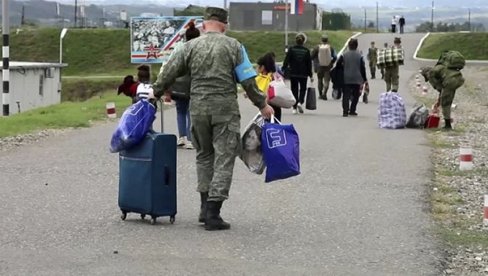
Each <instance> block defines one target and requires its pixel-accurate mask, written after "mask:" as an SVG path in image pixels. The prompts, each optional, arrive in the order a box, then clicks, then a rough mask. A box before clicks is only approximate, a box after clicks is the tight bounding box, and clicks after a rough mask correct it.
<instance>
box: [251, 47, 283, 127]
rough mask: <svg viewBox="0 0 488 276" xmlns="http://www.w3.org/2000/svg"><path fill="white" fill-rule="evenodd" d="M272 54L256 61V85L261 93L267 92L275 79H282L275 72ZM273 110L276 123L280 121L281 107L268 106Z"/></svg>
mask: <svg viewBox="0 0 488 276" xmlns="http://www.w3.org/2000/svg"><path fill="white" fill-rule="evenodd" d="M273 55H274V54H273V53H268V54H266V55H264V56H262V57H260V58H259V59H258V61H257V64H258V69H257V72H258V75H257V76H256V84H257V85H258V88H259V90H261V91H262V92H263V93H265V94H266V93H267V92H268V88H269V84H270V83H271V82H272V81H273V80H275V79H283V77H282V76H281V75H280V74H278V73H277V72H276V66H275V61H274V58H273ZM270 106H271V107H272V108H273V110H274V116H275V118H276V119H278V121H281V107H278V106H275V105H272V104H270Z"/></svg>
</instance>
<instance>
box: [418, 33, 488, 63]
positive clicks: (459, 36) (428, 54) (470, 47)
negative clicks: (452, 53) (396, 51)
mask: <svg viewBox="0 0 488 276" xmlns="http://www.w3.org/2000/svg"><path fill="white" fill-rule="evenodd" d="M487 44H488V33H444V34H431V35H430V36H429V37H427V39H426V40H424V43H423V44H422V48H421V49H420V51H419V53H418V57H420V58H430V59H437V58H439V55H440V53H441V52H442V51H444V50H457V51H459V52H461V53H462V54H463V55H464V57H465V58H466V59H468V60H469V59H481V60H488V50H487V49H486V47H485V46H486V45H487Z"/></svg>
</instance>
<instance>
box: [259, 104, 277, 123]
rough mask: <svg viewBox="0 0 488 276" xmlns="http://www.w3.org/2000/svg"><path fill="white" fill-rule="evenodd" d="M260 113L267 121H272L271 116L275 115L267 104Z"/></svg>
mask: <svg viewBox="0 0 488 276" xmlns="http://www.w3.org/2000/svg"><path fill="white" fill-rule="evenodd" d="M260 112H261V115H262V116H263V117H264V118H266V119H271V116H272V115H273V114H274V110H273V108H272V107H271V106H270V105H269V104H266V106H265V107H263V108H262V109H261V110H260Z"/></svg>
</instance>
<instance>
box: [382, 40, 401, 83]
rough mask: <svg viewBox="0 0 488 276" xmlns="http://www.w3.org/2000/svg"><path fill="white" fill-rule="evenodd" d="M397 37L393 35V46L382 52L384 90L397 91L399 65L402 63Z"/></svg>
mask: <svg viewBox="0 0 488 276" xmlns="http://www.w3.org/2000/svg"><path fill="white" fill-rule="evenodd" d="M401 43H402V42H401V40H400V38H399V37H395V39H394V41H393V47H391V48H386V49H385V50H384V52H383V60H384V63H383V65H384V67H385V83H386V91H392V92H398V86H399V79H400V75H399V74H400V65H403V63H404V52H403V48H402V45H401Z"/></svg>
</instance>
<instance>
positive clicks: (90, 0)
mask: <svg viewBox="0 0 488 276" xmlns="http://www.w3.org/2000/svg"><path fill="white" fill-rule="evenodd" d="M50 1H54V0H50ZM289 1H291V0H289ZM57 2H60V3H64V4H71V5H74V3H75V0H57ZM230 2H258V1H256V0H228V1H227V3H230ZM261 2H273V1H272V0H261ZM311 2H312V3H316V4H319V5H321V6H324V7H326V6H330V7H333V8H336V7H347V6H349V7H361V6H370V7H372V6H375V5H376V2H378V3H379V5H380V6H381V5H385V6H387V5H388V6H395V7H402V6H410V7H412V6H418V5H421V6H430V5H431V3H432V1H431V0H378V1H376V0H312V1H311ZM83 3H85V5H90V4H128V5H130V4H137V5H140V4H144V3H153V4H159V5H167V6H175V5H177V6H182V7H183V6H187V5H189V4H193V5H199V6H218V7H223V6H224V0H78V4H79V5H81V4H83ZM453 3H454V4H456V5H459V3H462V4H463V5H464V6H472V5H484V6H485V5H487V4H488V0H463V1H459V0H435V5H436V6H438V7H439V6H443V5H453Z"/></svg>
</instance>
